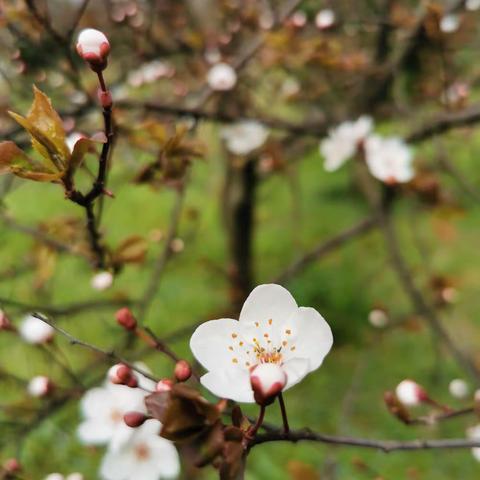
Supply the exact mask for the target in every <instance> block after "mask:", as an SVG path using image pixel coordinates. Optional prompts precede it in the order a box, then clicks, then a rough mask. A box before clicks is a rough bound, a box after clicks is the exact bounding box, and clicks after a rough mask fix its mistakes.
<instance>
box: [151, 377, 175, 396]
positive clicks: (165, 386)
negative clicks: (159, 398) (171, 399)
mask: <svg viewBox="0 0 480 480" xmlns="http://www.w3.org/2000/svg"><path fill="white" fill-rule="evenodd" d="M172 387H173V382H172V381H171V380H170V379H169V378H164V379H163V380H160V381H159V382H158V383H157V385H156V387H155V391H156V392H158V393H163V392H169V391H170V390H171V389H172Z"/></svg>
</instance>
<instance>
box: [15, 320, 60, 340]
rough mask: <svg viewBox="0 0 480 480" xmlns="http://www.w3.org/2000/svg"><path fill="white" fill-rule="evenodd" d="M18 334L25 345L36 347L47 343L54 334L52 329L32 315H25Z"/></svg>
mask: <svg viewBox="0 0 480 480" xmlns="http://www.w3.org/2000/svg"><path fill="white" fill-rule="evenodd" d="M18 332H19V333H20V336H21V337H22V338H23V340H25V341H26V342H27V343H32V344H36V345H38V344H43V343H48V342H49V341H50V340H52V338H53V336H54V334H55V330H54V329H53V327H51V326H50V325H49V324H48V323H45V322H44V321H43V320H40V319H39V318H37V317H34V316H33V315H27V316H26V317H25V318H24V319H23V321H22V323H21V324H20V326H19V328H18Z"/></svg>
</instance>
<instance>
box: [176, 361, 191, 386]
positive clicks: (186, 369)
mask: <svg viewBox="0 0 480 480" xmlns="http://www.w3.org/2000/svg"><path fill="white" fill-rule="evenodd" d="M174 374H175V378H176V379H177V380H178V381H179V382H186V381H187V380H188V379H189V378H190V377H191V376H192V367H190V364H189V363H188V362H187V361H185V360H179V361H178V362H177V363H176V365H175V370H174Z"/></svg>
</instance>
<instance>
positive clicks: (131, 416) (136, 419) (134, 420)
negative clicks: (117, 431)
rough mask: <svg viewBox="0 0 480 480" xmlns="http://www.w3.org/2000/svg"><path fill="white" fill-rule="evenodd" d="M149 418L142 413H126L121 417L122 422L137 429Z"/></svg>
mask: <svg viewBox="0 0 480 480" xmlns="http://www.w3.org/2000/svg"><path fill="white" fill-rule="evenodd" d="M149 418H151V417H148V416H147V415H145V414H144V413H142V412H127V413H126V414H125V415H124V416H123V421H124V422H125V423H126V424H127V425H128V426H129V427H132V428H137V427H140V426H142V425H143V424H144V423H145V422H146V421H147V420H148V419H149Z"/></svg>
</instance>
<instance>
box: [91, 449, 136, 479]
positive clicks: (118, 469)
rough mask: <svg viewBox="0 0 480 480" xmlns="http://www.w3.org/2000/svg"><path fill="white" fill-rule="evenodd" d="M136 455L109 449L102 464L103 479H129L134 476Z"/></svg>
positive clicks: (101, 474)
mask: <svg viewBox="0 0 480 480" xmlns="http://www.w3.org/2000/svg"><path fill="white" fill-rule="evenodd" d="M135 467H136V462H135V457H134V456H133V455H131V454H130V455H129V454H128V453H126V452H122V451H121V452H118V453H117V452H113V451H111V450H107V453H106V454H105V456H104V457H103V461H102V464H101V465H100V476H101V478H102V479H103V480H129V479H130V478H132V479H133V478H134V477H133V475H134V473H135Z"/></svg>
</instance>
